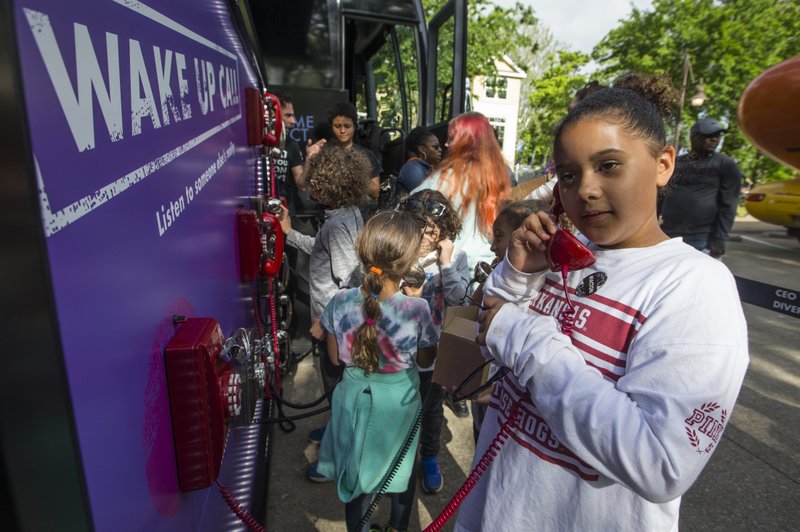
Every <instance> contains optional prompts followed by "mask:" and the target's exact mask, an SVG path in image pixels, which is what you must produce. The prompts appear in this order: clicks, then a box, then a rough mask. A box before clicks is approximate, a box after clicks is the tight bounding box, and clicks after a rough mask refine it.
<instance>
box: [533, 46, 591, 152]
mask: <svg viewBox="0 0 800 532" xmlns="http://www.w3.org/2000/svg"><path fill="white" fill-rule="evenodd" d="M548 62H549V63H550V67H549V68H548V69H547V70H546V71H545V72H544V74H542V76H541V77H539V79H535V80H532V81H531V84H532V87H531V92H530V97H529V100H528V104H529V106H528V112H529V113H530V114H529V115H528V116H529V118H530V124H528V125H527V127H525V128H520V139H521V140H522V141H523V142H524V147H523V150H522V154H521V155H522V159H523V160H531V162H532V163H533V165H534V166H538V165H539V164H540V165H541V166H545V164H546V161H547V158H548V157H549V156H550V152H551V151H552V147H553V133H554V130H555V128H556V126H557V125H558V122H559V121H560V120H561V119H562V118H564V115H565V114H566V112H567V104H569V102H570V101H571V100H572V97H573V95H574V94H575V92H576V91H577V90H578V89H580V88H581V87H583V86H584V85H585V84H586V82H587V79H586V77H585V76H584V75H582V74H580V73H579V72H580V71H581V69H582V67H583V66H584V65H586V64H587V63H588V62H589V57H588V56H587V55H586V54H583V53H580V52H565V51H560V52H556V53H553V54H551V55H550V56H549V57H548Z"/></svg>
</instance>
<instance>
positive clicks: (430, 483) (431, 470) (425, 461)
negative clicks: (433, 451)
mask: <svg viewBox="0 0 800 532" xmlns="http://www.w3.org/2000/svg"><path fill="white" fill-rule="evenodd" d="M443 485H444V479H442V472H441V471H439V459H438V458H437V457H435V456H423V457H422V490H423V491H424V492H425V493H439V492H440V491H442V486H443Z"/></svg>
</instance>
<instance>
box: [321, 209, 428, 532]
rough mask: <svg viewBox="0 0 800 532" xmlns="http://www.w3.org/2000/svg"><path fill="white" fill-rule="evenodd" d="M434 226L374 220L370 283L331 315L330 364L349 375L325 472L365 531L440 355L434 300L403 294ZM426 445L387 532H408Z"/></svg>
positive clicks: (345, 296) (338, 401)
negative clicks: (427, 370) (422, 372)
mask: <svg viewBox="0 0 800 532" xmlns="http://www.w3.org/2000/svg"><path fill="white" fill-rule="evenodd" d="M424 226H425V223H424V220H421V219H419V218H418V217H416V216H414V215H413V214H409V213H404V212H381V213H378V214H376V215H375V216H374V217H372V218H371V219H370V220H369V222H367V224H366V225H365V227H364V229H363V230H362V231H361V233H360V234H359V235H358V239H357V240H356V254H357V255H358V257H359V260H360V261H361V263H362V265H363V267H364V271H365V272H366V274H365V276H364V280H363V283H362V285H361V286H360V287H358V288H351V289H348V290H343V291H340V292H338V293H337V294H336V295H335V296H334V297H333V299H331V301H330V302H329V303H328V305H327V306H326V307H325V310H324V312H323V313H322V319H321V325H322V327H323V328H324V329H325V331H326V332H327V333H328V335H327V342H328V354H329V357H330V361H331V363H333V364H335V365H343V366H345V369H344V375H343V377H342V381H341V382H340V383H339V384H338V385H337V386H336V389H335V390H334V393H333V400H332V406H331V420H330V422H329V424H328V428H327V429H326V430H325V435H324V437H323V439H322V443H321V446H320V452H319V463H318V466H317V471H318V473H320V474H321V475H324V476H325V477H327V478H330V479H332V480H335V481H336V483H337V491H338V495H339V499H340V500H341V501H342V502H344V503H345V518H346V522H347V529H348V531H350V532H354V531H358V532H362V530H363V531H367V530H369V525H368V524H365V525H364V528H359V527H358V525H359V523H360V521H361V520H362V516H363V515H364V514H365V513H366V511H367V509H368V508H369V505H370V503H371V502H372V495H373V494H374V493H376V492H377V491H378V489H379V488H380V486H381V483H382V481H383V480H384V479H385V478H386V477H387V475H388V473H389V472H390V470H391V469H392V468H393V466H394V460H395V458H396V457H397V455H398V452H399V451H400V450H401V447H402V446H403V444H404V442H405V440H406V439H407V436H408V435H409V434H410V432H411V429H412V425H413V424H414V421H415V419H416V417H417V414H418V412H419V410H420V408H421V401H420V396H419V391H418V389H419V375H418V373H417V365H419V366H421V367H427V366H430V365H431V364H432V363H433V358H434V356H435V346H436V343H437V341H438V334H437V330H436V328H435V327H434V325H433V320H432V318H431V313H430V310H429V308H428V304H427V303H426V302H425V300H424V299H421V298H416V297H408V296H406V295H405V294H403V292H402V291H400V290H399V286H400V281H401V279H402V278H403V276H404V275H405V274H406V273H407V272H408V271H409V270H410V269H411V268H412V267H413V266H414V265H415V264H416V262H417V258H418V255H419V247H420V243H421V240H422V234H423V230H424ZM417 440H418V437H417V436H415V437H414V439H413V441H412V442H411V445H410V447H408V449H407V450H406V451H405V453H404V455H403V457H402V459H401V460H400V463H399V467H398V468H397V470H396V472H395V474H394V476H392V477H391V480H390V481H389V483H388V486H387V488H386V490H385V491H386V493H389V494H390V496H391V502H392V509H391V518H390V522H389V524H388V526H387V527H386V528H384V529H381V530H405V529H407V528H408V521H409V518H410V516H411V505H412V503H413V500H414V491H415V487H416V482H415V480H416V478H415V476H414V475H413V469H414V459H415V456H416V450H417Z"/></svg>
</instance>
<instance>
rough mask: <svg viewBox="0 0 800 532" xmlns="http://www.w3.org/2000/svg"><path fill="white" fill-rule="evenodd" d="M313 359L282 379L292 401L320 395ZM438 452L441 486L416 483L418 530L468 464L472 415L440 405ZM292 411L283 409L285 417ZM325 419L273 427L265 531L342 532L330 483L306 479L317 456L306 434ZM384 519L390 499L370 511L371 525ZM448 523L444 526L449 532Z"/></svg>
mask: <svg viewBox="0 0 800 532" xmlns="http://www.w3.org/2000/svg"><path fill="white" fill-rule="evenodd" d="M318 363H319V361H318V359H317V358H315V357H313V356H308V357H306V358H305V359H304V360H303V361H302V362H301V363H300V364H299V365H298V369H297V371H296V373H295V374H294V375H292V376H290V377H289V378H287V379H285V381H284V386H285V390H286V397H287V398H288V399H289V400H290V401H293V402H306V401H311V400H313V399H315V398H316V397H318V396H319V395H321V393H322V391H321V386H320V378H319V369H318V368H317V364H318ZM444 412H445V424H444V427H443V428H442V451H441V453H440V454H439V461H440V465H441V469H442V475H443V476H444V489H443V490H442V491H441V492H439V493H437V494H433V495H429V494H427V493H424V492H423V491H422V488H421V487H420V485H419V483H418V484H417V494H416V502H415V503H414V509H413V511H412V514H411V522H410V526H409V530H410V531H416V530H422V529H423V528H425V527H426V526H428V525H429V524H430V523H431V521H432V520H433V519H434V518H435V517H436V516H437V515H438V514H439V512H440V511H441V510H442V509H443V508H444V507H445V505H446V504H447V502H448V501H449V500H450V497H451V496H452V495H453V494H454V493H455V490H456V489H457V488H458V487H459V486H460V485H461V484H462V483H463V482H464V480H465V479H466V476H467V473H469V470H470V466H471V464H472V455H473V453H474V451H475V446H474V443H473V439H472V418H471V417H466V418H457V417H455V416H454V415H453V413H452V412H451V411H450V409H449V408H447V407H445V408H444ZM292 413H293V411H291V410H286V414H287V415H292ZM327 419H328V414H327V413H326V414H320V415H319V416H316V417H313V418H310V419H303V420H300V421H298V422H297V429H296V430H295V431H293V432H291V433H288V434H286V433H284V432H283V431H282V430H281V429H280V428H279V427H277V426H276V427H275V428H274V432H273V438H272V440H271V442H272V445H273V448H272V451H271V452H272V462H271V465H270V472H269V476H270V485H269V490H268V493H267V530H269V531H270V532H295V531H297V532H304V531H308V532H311V531H315V530H319V531H322V532H346V530H347V529H346V527H345V524H344V505H343V504H342V503H341V502H339V499H338V497H337V496H336V487H335V486H334V484H333V483H332V482H327V483H324V484H318V483H314V482H310V481H309V480H307V479H306V477H305V472H306V466H307V465H308V464H309V462H312V461H315V460H316V458H317V452H318V451H317V447H318V446H317V445H316V444H314V443H311V442H309V441H308V432H309V431H310V430H311V429H313V428H316V427H318V426H320V425H323V424H324V423H325V421H326V420H327ZM388 520H389V500H388V498H384V500H383V501H382V502H381V507H380V509H379V510H378V511H377V512H376V513H375V514H374V515H373V519H372V521H373V522H374V523H380V524H386V523H387V522H388ZM453 521H454V519H451V522H450V523H448V525H447V526H446V527H445V528H444V529H443V530H452V529H453Z"/></svg>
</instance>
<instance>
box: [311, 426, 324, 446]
mask: <svg viewBox="0 0 800 532" xmlns="http://www.w3.org/2000/svg"><path fill="white" fill-rule="evenodd" d="M326 426H327V425H322V426H321V427H317V428H315V429H313V430H311V432H309V433H308V441H310V442H312V443H319V442H321V441H322V437H323V436H324V435H325V427H326Z"/></svg>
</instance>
